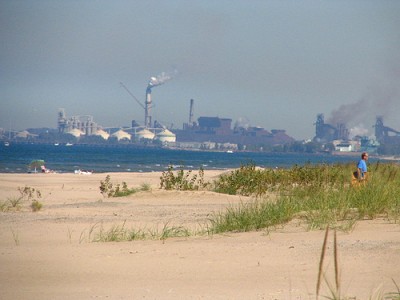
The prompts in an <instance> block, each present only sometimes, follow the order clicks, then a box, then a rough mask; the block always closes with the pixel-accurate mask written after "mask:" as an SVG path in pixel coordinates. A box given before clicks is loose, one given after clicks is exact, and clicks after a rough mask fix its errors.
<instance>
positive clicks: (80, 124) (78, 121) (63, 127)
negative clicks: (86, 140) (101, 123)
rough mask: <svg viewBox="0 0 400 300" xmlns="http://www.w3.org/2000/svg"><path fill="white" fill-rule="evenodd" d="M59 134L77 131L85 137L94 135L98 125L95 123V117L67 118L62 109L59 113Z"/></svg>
mask: <svg viewBox="0 0 400 300" xmlns="http://www.w3.org/2000/svg"><path fill="white" fill-rule="evenodd" d="M57 124H58V132H59V133H71V132H73V133H75V134H74V135H76V132H77V131H76V130H75V129H77V130H79V131H81V132H82V133H83V134H84V135H92V134H94V133H95V132H96V131H97V130H98V129H99V127H98V125H97V123H95V122H94V121H93V116H90V115H84V116H72V117H70V118H67V116H66V114H65V110H64V108H60V109H59V111H58V122H57Z"/></svg>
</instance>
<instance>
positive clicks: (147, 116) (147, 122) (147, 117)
mask: <svg viewBox="0 0 400 300" xmlns="http://www.w3.org/2000/svg"><path fill="white" fill-rule="evenodd" d="M144 126H145V127H146V128H149V127H151V87H150V85H149V86H147V89H146V101H145V103H144Z"/></svg>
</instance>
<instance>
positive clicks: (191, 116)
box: [189, 99, 194, 125]
mask: <svg viewBox="0 0 400 300" xmlns="http://www.w3.org/2000/svg"><path fill="white" fill-rule="evenodd" d="M193 103H194V100H193V99H190V110H189V125H192V124H193Z"/></svg>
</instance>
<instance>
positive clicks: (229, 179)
mask: <svg viewBox="0 0 400 300" xmlns="http://www.w3.org/2000/svg"><path fill="white" fill-rule="evenodd" d="M369 169H370V173H371V175H370V180H369V181H368V182H366V183H364V184H362V185H359V186H354V187H353V186H351V184H350V182H351V173H352V171H354V170H353V169H352V166H351V165H331V166H329V165H305V166H302V167H300V166H294V167H293V168H291V169H277V170H272V169H266V170H261V169H256V168H255V167H254V166H253V165H247V166H242V167H241V168H240V169H238V170H235V171H232V172H231V173H230V174H225V175H222V176H221V177H220V178H219V179H218V180H216V181H215V182H214V189H215V191H217V192H223V193H227V194H237V195H245V196H255V200H254V201H251V202H247V203H243V204H241V205H239V207H236V208H233V207H232V208H229V209H228V210H227V211H226V212H224V213H220V214H217V215H215V216H214V217H213V218H212V219H211V220H210V222H211V231H212V232H213V233H222V232H227V231H250V230H260V229H268V228H270V227H274V226H277V225H282V224H285V223H287V222H288V221H290V220H292V219H294V218H301V219H304V220H305V221H306V222H307V224H308V226H309V229H322V228H325V227H326V226H327V225H329V226H331V227H335V228H340V229H342V230H349V229H351V228H352V227H353V225H354V223H355V222H356V221H357V220H361V219H365V218H368V219H373V218H376V217H377V216H384V217H386V218H388V219H390V220H391V221H393V222H398V220H399V216H400V198H399V197H398V195H399V194H400V166H398V165H394V164H381V163H376V164H373V165H370V167H369Z"/></svg>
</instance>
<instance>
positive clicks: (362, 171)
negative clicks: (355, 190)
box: [357, 159, 367, 177]
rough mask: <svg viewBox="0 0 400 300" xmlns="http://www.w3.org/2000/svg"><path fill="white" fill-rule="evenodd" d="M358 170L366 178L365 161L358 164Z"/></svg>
mask: <svg viewBox="0 0 400 300" xmlns="http://www.w3.org/2000/svg"><path fill="white" fill-rule="evenodd" d="M357 168H359V169H360V170H361V176H362V177H364V173H366V172H367V163H366V162H365V160H363V159H361V160H360V161H359V162H358V165H357Z"/></svg>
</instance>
